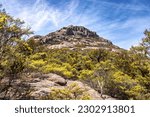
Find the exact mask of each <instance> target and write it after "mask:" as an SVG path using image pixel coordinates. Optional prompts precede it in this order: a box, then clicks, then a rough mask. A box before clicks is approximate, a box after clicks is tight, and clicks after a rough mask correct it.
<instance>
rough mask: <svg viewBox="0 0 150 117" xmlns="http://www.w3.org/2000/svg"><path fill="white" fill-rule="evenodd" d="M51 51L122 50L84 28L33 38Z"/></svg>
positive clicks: (72, 28) (69, 28)
mask: <svg viewBox="0 0 150 117" xmlns="http://www.w3.org/2000/svg"><path fill="white" fill-rule="evenodd" d="M32 38H34V39H35V40H36V41H37V40H38V41H39V42H40V43H41V44H44V45H45V46H47V47H48V48H50V49H53V48H64V47H65V48H70V49H75V48H81V49H100V48H103V49H109V50H111V51H118V50H119V49H120V48H119V47H117V46H115V45H113V44H112V42H111V41H109V40H107V39H104V38H102V37H100V36H99V35H98V34H97V33H96V32H93V31H90V30H89V29H87V28H85V27H83V26H73V25H70V26H68V27H63V28H61V29H60V30H58V31H56V32H52V33H49V34H48V35H46V36H34V37H32Z"/></svg>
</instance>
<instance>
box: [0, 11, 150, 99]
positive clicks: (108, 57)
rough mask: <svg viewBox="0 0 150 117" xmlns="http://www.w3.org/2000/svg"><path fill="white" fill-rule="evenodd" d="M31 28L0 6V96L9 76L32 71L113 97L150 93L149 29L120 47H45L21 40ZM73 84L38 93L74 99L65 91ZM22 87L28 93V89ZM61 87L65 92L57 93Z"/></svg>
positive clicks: (149, 96)
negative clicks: (134, 43) (137, 39)
mask: <svg viewBox="0 0 150 117" xmlns="http://www.w3.org/2000/svg"><path fill="white" fill-rule="evenodd" d="M30 34H32V32H31V31H30V29H29V28H24V22H22V21H21V20H20V19H14V18H13V17H11V16H9V15H8V14H7V13H6V12H5V11H4V10H2V9H1V10H0V94H2V93H3V94H4V97H3V98H2V99H5V95H7V93H8V89H9V88H10V87H12V86H13V85H14V84H13V81H15V80H18V79H20V80H21V79H26V77H27V76H29V75H30V74H32V73H40V74H48V73H55V74H57V75H60V76H62V77H64V78H65V79H68V80H70V79H71V80H79V81H82V82H83V83H86V84H88V85H89V86H90V87H92V88H93V89H95V90H96V91H98V92H99V93H100V95H101V96H102V97H103V95H104V94H107V95H110V96H111V97H114V98H117V99H150V31H149V30H146V31H145V32H144V34H145V37H144V38H143V39H142V40H141V43H140V44H139V45H138V46H134V47H131V49H130V50H123V49H120V51H110V50H108V49H105V48H99V49H81V48H80V47H76V48H75V49H69V48H66V47H64V48H53V49H48V48H47V47H46V46H45V45H42V44H41V43H39V42H38V41H36V40H34V39H33V38H30V39H26V40H25V38H28V35H30ZM91 43H92V42H91ZM4 81H5V83H4ZM71 86H72V85H71ZM75 89H76V90H77V92H79V94H80V95H81V93H83V94H84V92H83V91H84V90H82V89H79V88H75ZM75 89H74V88H70V87H69V90H68V89H67V88H66V89H53V92H52V95H51V96H49V97H48V98H46V97H42V99H75V98H70V97H69V96H70V95H72V94H73V93H75V92H76V91H75ZM71 90H72V91H71ZM67 92H68V93H70V95H69V94H66V93H67ZM72 92H73V93H72ZM25 93H26V94H27V95H28V96H30V89H29V90H26V92H25ZM61 93H62V94H64V93H65V96H68V97H63V96H58V95H56V94H61ZM71 93H72V94H71ZM85 93H86V92H85ZM77 95H78V93H77ZM77 97H80V96H77ZM81 97H82V96H81ZM10 99H11V97H10ZM77 99H90V97H89V96H88V95H87V94H86V96H85V97H82V98H77Z"/></svg>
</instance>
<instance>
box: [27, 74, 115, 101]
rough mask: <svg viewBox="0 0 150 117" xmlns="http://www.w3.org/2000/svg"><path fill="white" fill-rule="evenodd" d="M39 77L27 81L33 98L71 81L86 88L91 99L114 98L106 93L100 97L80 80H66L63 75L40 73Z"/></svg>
mask: <svg viewBox="0 0 150 117" xmlns="http://www.w3.org/2000/svg"><path fill="white" fill-rule="evenodd" d="M43 76H44V78H43ZM41 77H42V79H41ZM41 77H37V78H33V80H31V81H30V82H29V84H30V86H31V87H32V89H33V91H32V92H31V96H32V97H33V98H34V99H41V97H43V96H48V95H50V93H51V88H52V87H53V88H58V89H62V88H65V87H67V86H69V85H70V84H72V83H76V84H77V85H78V86H79V87H80V88H82V89H86V90H87V93H88V94H89V95H90V96H91V98H92V99H93V100H103V99H105V100H115V98H112V97H110V96H107V95H104V98H102V97H101V96H100V94H99V93H98V92H97V91H95V90H94V89H92V88H91V87H90V86H88V85H87V84H84V83H82V82H80V81H72V80H66V79H64V78H63V77H61V76H59V75H57V74H53V73H49V74H45V75H41Z"/></svg>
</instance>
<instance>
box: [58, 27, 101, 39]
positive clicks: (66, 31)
mask: <svg viewBox="0 0 150 117" xmlns="http://www.w3.org/2000/svg"><path fill="white" fill-rule="evenodd" d="M58 32H60V33H61V34H63V35H65V36H78V37H92V38H99V36H98V35H97V34H96V32H93V31H90V30H89V29H87V28H85V27H84V26H73V25H69V26H67V27H63V28H61V29H60V30H58Z"/></svg>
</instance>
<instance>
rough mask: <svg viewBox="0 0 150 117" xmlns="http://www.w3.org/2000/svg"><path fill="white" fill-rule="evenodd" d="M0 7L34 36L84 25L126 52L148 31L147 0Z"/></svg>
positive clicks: (29, 1)
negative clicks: (66, 27) (32, 32)
mask: <svg viewBox="0 0 150 117" xmlns="http://www.w3.org/2000/svg"><path fill="white" fill-rule="evenodd" d="M0 4H2V5H3V8H5V9H6V12H7V13H9V14H10V15H11V16H13V17H14V18H20V19H22V20H24V21H25V22H26V26H29V27H31V29H32V30H33V31H34V34H36V35H46V34H48V33H50V32H53V31H56V30H58V29H60V28H62V27H64V26H68V25H77V26H84V27H86V28H88V29H90V30H92V31H95V32H97V34H98V35H99V36H100V37H103V38H106V39H108V40H110V41H112V42H113V44H115V45H117V46H119V47H122V48H125V49H129V48H130V47H131V46H132V45H137V44H138V43H139V42H140V40H141V39H142V38H143V37H144V34H143V32H144V30H145V29H150V0H0Z"/></svg>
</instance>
